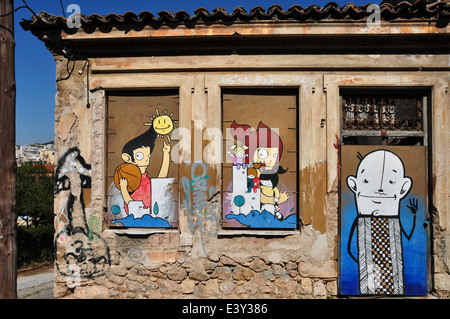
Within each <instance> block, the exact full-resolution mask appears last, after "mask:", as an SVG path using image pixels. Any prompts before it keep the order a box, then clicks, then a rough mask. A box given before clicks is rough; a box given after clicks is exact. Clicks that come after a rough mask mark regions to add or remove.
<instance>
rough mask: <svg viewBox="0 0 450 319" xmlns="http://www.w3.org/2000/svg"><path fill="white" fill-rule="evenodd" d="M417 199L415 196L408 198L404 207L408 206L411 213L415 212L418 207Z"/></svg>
mask: <svg viewBox="0 0 450 319" xmlns="http://www.w3.org/2000/svg"><path fill="white" fill-rule="evenodd" d="M418 204H419V201H418V200H417V199H415V198H410V199H409V205H406V207H408V208H409V209H410V210H411V213H413V214H414V215H415V214H416V213H417V210H418V208H419V205H418Z"/></svg>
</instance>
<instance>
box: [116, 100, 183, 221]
mask: <svg viewBox="0 0 450 319" xmlns="http://www.w3.org/2000/svg"><path fill="white" fill-rule="evenodd" d="M172 115H173V113H171V114H170V115H167V110H166V111H165V113H164V114H163V115H160V114H159V111H158V109H156V115H153V116H151V117H150V119H151V120H152V122H145V123H144V126H150V127H149V128H148V129H147V131H145V132H144V133H142V134H141V135H139V136H137V137H135V138H133V139H131V140H130V141H128V142H127V143H126V144H125V145H124V146H123V148H122V153H121V158H122V160H123V162H124V163H122V164H120V165H119V166H117V168H116V169H115V172H114V182H113V183H111V185H110V186H109V192H108V194H109V196H108V210H109V212H110V213H112V214H113V215H114V220H112V221H111V224H112V225H116V226H125V227H172V225H171V223H172V222H174V221H175V220H174V213H175V211H176V206H175V203H174V199H173V194H172V187H173V183H174V178H171V177H168V172H169V166H170V150H171V145H170V137H169V134H170V133H171V132H172V130H173V128H174V123H173V120H172V118H171V116H172ZM166 136H167V140H168V141H167V142H166V141H165V140H163V147H162V149H161V151H162V163H161V167H160V170H159V173H158V175H157V177H156V178H150V177H149V176H148V172H147V169H148V168H149V165H150V161H151V157H152V154H153V153H154V151H158V150H155V141H156V139H157V138H158V137H161V138H163V139H164V137H166Z"/></svg>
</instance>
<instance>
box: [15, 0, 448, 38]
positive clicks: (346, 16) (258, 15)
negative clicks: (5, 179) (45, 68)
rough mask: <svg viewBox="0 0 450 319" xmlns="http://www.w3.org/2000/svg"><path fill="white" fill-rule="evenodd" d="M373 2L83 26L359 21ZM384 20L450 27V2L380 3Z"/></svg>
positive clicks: (35, 26)
mask: <svg viewBox="0 0 450 319" xmlns="http://www.w3.org/2000/svg"><path fill="white" fill-rule="evenodd" d="M368 6H369V4H366V5H362V6H356V5H355V4H353V3H347V4H346V5H344V6H342V7H339V6H338V4H336V3H335V2H330V3H328V4H326V5H325V6H323V7H320V6H317V5H311V6H308V7H307V8H303V7H301V6H300V5H293V6H291V7H290V8H289V9H287V10H284V9H283V8H282V7H281V6H280V5H277V4H275V5H272V6H271V7H269V8H268V9H267V10H265V9H264V8H262V7H260V6H257V7H254V8H253V9H251V10H250V11H246V10H245V9H244V8H243V7H237V8H235V9H234V10H233V11H232V12H230V13H228V12H227V11H226V10H225V9H224V8H221V7H218V8H216V9H214V10H212V12H209V11H208V10H206V9H205V8H198V9H196V10H195V11H194V14H193V15H192V16H191V15H189V14H188V13H187V12H186V11H183V10H181V11H178V12H176V13H173V12H167V11H160V12H158V16H155V15H153V14H152V13H151V12H148V11H143V12H141V13H139V14H136V13H134V12H130V11H129V12H126V13H124V14H114V13H110V14H108V15H104V16H101V15H98V14H95V13H94V14H91V15H89V16H86V15H81V25H82V28H94V27H111V26H120V25H133V26H134V25H135V26H147V25H149V26H153V27H159V26H161V25H171V26H178V25H188V26H189V25H196V24H236V23H251V22H259V21H273V22H284V21H286V22H317V21H334V20H339V21H358V20H362V19H367V18H368V17H369V16H370V15H371V14H372V13H373V11H371V10H367V9H368ZM380 13H381V20H384V21H404V20H417V19H419V20H426V21H437V22H439V24H440V25H441V26H447V25H448V22H449V19H450V3H449V2H446V1H438V2H434V3H431V1H428V0H418V1H417V2H415V3H414V4H411V3H409V2H407V1H403V2H400V3H399V4H397V5H391V4H389V3H382V4H381V5H380ZM66 21H67V20H66V18H64V17H61V16H55V15H52V14H49V13H46V12H41V13H40V14H39V15H38V18H36V17H33V18H32V19H31V20H23V21H22V22H21V23H20V24H21V26H22V28H24V29H25V30H31V31H37V30H42V29H47V30H48V29H52V30H63V29H66V28H67V25H66Z"/></svg>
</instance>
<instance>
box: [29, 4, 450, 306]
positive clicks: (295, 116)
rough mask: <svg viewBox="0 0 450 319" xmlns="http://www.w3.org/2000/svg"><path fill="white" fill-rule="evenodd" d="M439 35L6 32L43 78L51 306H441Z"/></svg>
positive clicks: (389, 18) (399, 23) (416, 23)
mask: <svg viewBox="0 0 450 319" xmlns="http://www.w3.org/2000/svg"><path fill="white" fill-rule="evenodd" d="M449 15H450V5H449V3H448V2H445V1H439V2H433V3H429V2H427V1H426V0H419V1H417V2H415V3H413V4H412V3H409V2H401V3H398V4H394V5H393V4H390V3H382V4H381V5H380V6H375V7H373V5H372V6H369V5H365V6H356V5H354V4H352V3H349V4H347V5H345V6H342V7H339V6H338V5H336V4H335V3H333V2H331V3H329V4H327V5H325V6H323V7H319V6H309V7H307V8H303V7H301V6H300V5H294V6H292V7H290V8H281V7H280V6H279V5H273V6H271V7H270V8H268V9H264V8H262V7H255V8H253V9H252V10H250V11H246V10H245V9H243V8H241V7H238V8H236V9H234V10H233V11H232V12H226V11H225V10H224V9H223V8H217V9H214V10H212V12H208V11H207V10H206V9H204V8H198V9H197V10H195V12H194V13H193V14H192V15H190V14H188V13H187V12H185V11H178V12H176V13H172V12H170V13H169V12H166V11H162V12H159V13H158V14H157V15H154V14H152V13H150V12H147V11H144V12H141V13H139V14H137V13H134V12H126V13H124V14H108V15H105V16H99V15H97V14H91V15H89V16H85V15H76V16H74V17H72V18H71V19H69V20H68V19H66V18H63V17H60V16H54V15H51V14H48V13H45V12H41V13H40V14H39V15H36V16H34V17H32V18H31V19H30V20H24V21H22V22H21V26H22V27H23V28H24V29H25V30H29V31H31V32H32V33H33V34H34V35H35V36H36V37H38V38H39V39H40V40H42V41H43V42H44V43H45V45H46V46H47V48H48V49H49V50H50V51H51V52H52V54H53V55H54V59H55V62H56V86H57V94H56V97H55V102H56V108H55V113H56V117H55V118H56V123H55V149H56V159H57V167H56V171H55V175H56V177H55V211H54V212H55V229H56V233H55V242H54V243H55V254H56V261H55V296H56V297H57V298H72V297H75V298H197V297H201V298H327V297H346V296H417V297H429V296H431V295H434V296H436V295H438V296H439V295H441V296H442V295H445V296H446V295H448V292H449V291H450V273H449V269H450V259H449V258H450V239H449V228H448V227H449V221H450V219H449V209H450V197H449V189H450V169H449V165H450V162H449V159H450V132H449V114H448V111H449V104H450V99H449V92H448V89H449V88H448V87H449V69H450V68H449V57H450V55H449V27H448V23H449ZM375 173H376V174H375Z"/></svg>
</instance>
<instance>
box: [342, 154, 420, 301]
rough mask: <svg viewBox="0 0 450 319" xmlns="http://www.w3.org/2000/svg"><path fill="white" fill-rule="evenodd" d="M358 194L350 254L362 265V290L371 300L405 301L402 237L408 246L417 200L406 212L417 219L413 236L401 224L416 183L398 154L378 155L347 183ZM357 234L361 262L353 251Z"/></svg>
mask: <svg viewBox="0 0 450 319" xmlns="http://www.w3.org/2000/svg"><path fill="white" fill-rule="evenodd" d="M347 185H348V187H349V188H350V190H351V191H352V192H353V193H354V196H355V202H356V208H357V217H356V218H355V220H354V221H353V224H352V226H351V230H350V235H349V240H348V246H347V251H348V253H349V255H350V256H351V258H352V259H353V260H354V261H355V262H356V263H357V264H358V270H359V290H360V293H361V294H367V295H380V294H381V295H391V294H395V295H402V294H404V293H405V288H404V270H403V269H404V268H403V248H402V234H404V235H405V237H406V238H407V239H408V240H410V239H411V236H412V234H413V233H414V228H415V224H416V223H415V221H416V212H417V207H418V203H417V200H415V199H411V200H410V203H409V204H410V205H408V206H407V207H408V208H409V209H410V210H411V213H412V214H413V225H412V229H411V231H410V233H409V234H407V233H406V231H405V230H404V229H403V226H402V223H401V221H400V201H401V200H402V199H403V198H405V197H406V195H408V193H409V191H410V190H411V188H412V185H413V181H412V179H411V178H409V177H407V176H405V167H404V164H403V162H402V160H401V159H400V157H398V156H397V155H396V154H394V153H393V152H391V151H387V150H377V151H373V152H371V153H369V154H367V155H366V156H365V157H364V158H363V159H362V160H361V162H360V163H359V165H358V168H357V174H356V176H348V177H347ZM355 229H356V230H357V246H358V256H357V257H355V256H354V255H353V254H352V252H351V250H350V246H351V242H352V237H353V234H354V231H355Z"/></svg>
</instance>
